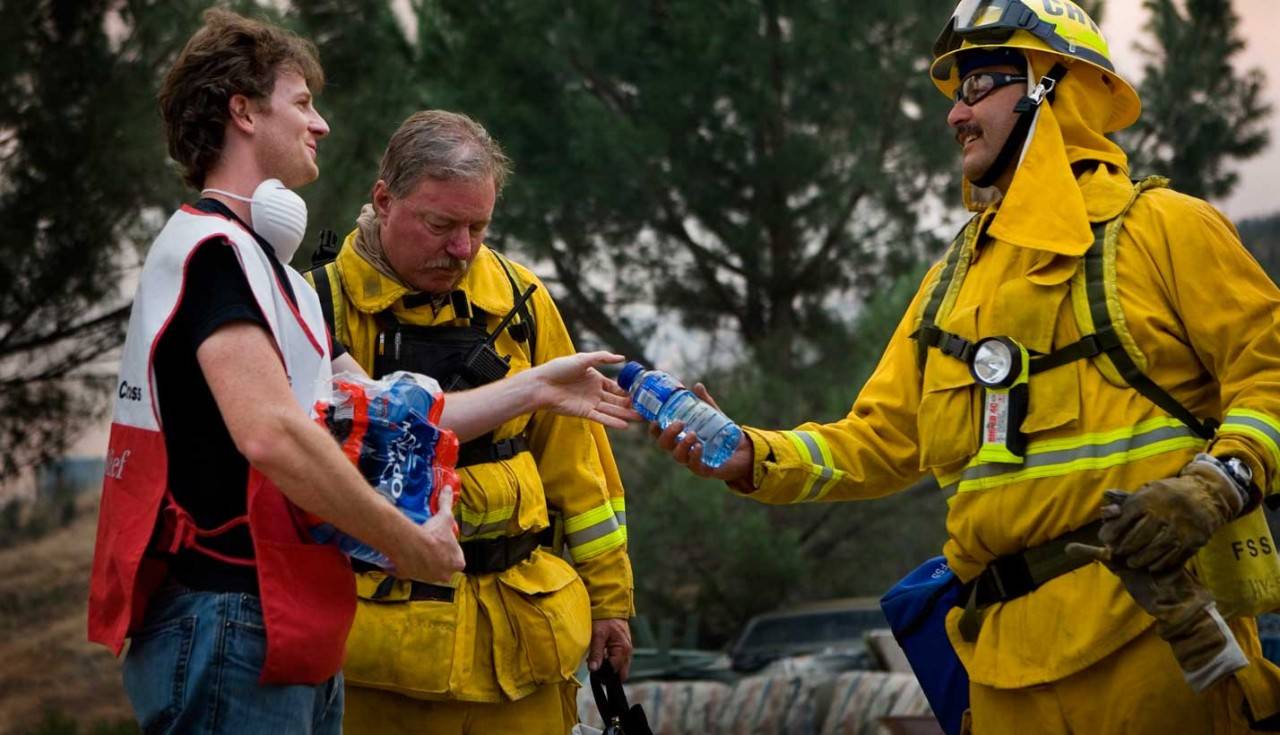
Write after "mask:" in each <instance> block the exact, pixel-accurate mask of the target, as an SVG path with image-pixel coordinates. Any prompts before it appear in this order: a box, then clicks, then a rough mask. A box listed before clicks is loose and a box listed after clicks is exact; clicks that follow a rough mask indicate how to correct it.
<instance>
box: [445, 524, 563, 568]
mask: <svg viewBox="0 0 1280 735" xmlns="http://www.w3.org/2000/svg"><path fill="white" fill-rule="evenodd" d="M547 535H548V534H547V532H546V531H540V532H538V533H533V532H529V533H522V534H520V535H519V536H502V537H500V538H494V539H485V540H483V541H464V542H463V543H462V556H463V558H464V559H466V560H467V565H466V567H465V568H463V570H462V571H463V572H464V573H465V574H492V573H494V572H502V571H506V570H507V569H510V568H511V567H514V566H515V565H517V564H519V563H520V562H522V561H524V560H525V559H528V558H529V557H531V556H533V550H534V549H536V548H538V547H539V546H543V545H547V544H549V541H548V539H547V538H546V537H547Z"/></svg>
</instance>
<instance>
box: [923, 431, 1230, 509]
mask: <svg viewBox="0 0 1280 735" xmlns="http://www.w3.org/2000/svg"><path fill="white" fill-rule="evenodd" d="M1204 445H1205V441H1204V439H1202V438H1200V437H1198V436H1196V435H1195V433H1194V432H1192V431H1191V429H1189V428H1187V427H1186V426H1185V425H1184V424H1183V423H1182V422H1180V421H1178V420H1177V419H1171V418H1158V419H1151V420H1149V421H1144V422H1142V423H1140V424H1138V425H1137V426H1134V427H1133V428H1130V429H1118V430H1115V431H1108V432H1102V433H1096V434H1084V435H1081V436H1074V437H1068V438H1065V439H1050V440H1045V441H1039V442H1032V443H1031V444H1030V445H1029V446H1028V447H1027V455H1026V461H1025V463H1024V464H1002V463H996V462H977V461H974V462H970V463H969V466H968V467H966V468H965V469H964V471H963V472H959V473H955V474H951V475H945V476H940V477H939V478H938V484H939V485H941V486H942V488H943V491H944V492H946V493H947V494H948V495H954V494H956V493H965V492H974V491H979V490H990V489H991V488H995V487H1001V486H1003V485H1009V484H1012V483H1015V482H1022V481H1024V480H1035V479H1044V478H1048V477H1061V476H1063V475H1069V474H1072V473H1075V472H1083V471H1087V470H1099V469H1105V468H1107V467H1116V466H1119V465H1124V464H1129V463H1131V462H1137V461H1139V460H1142V459H1146V458H1148V457H1154V456H1156V455H1158V454H1164V453H1166V452H1173V451H1177V450H1180V449H1202V448H1203V447H1204Z"/></svg>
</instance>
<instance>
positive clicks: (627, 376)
mask: <svg viewBox="0 0 1280 735" xmlns="http://www.w3.org/2000/svg"><path fill="white" fill-rule="evenodd" d="M618 385H620V386H622V389H623V390H625V391H627V392H628V393H630V394H631V403H632V405H634V406H635V408H636V411H637V412H639V413H640V415H641V416H644V417H645V418H646V419H648V420H649V421H656V422H657V423H658V426H660V427H662V428H664V429H665V428H667V427H668V426H670V425H671V424H672V423H673V422H675V421H681V422H684V432H689V431H692V432H693V433H694V434H695V435H696V436H697V437H698V440H699V441H701V442H702V463H703V464H705V465H706V466H708V467H713V468H714V467H719V466H720V465H722V464H724V463H725V461H726V460H728V459H729V457H730V456H731V455H732V454H733V450H735V449H737V448H738V442H740V441H741V440H742V429H740V428H738V425H737V424H735V423H734V422H733V420H732V419H730V418H729V417H728V416H725V415H724V414H723V413H721V412H720V411H717V410H716V409H715V408H712V407H711V406H710V405H709V404H707V403H706V402H704V401H702V400H700V399H699V398H698V397H697V396H695V395H694V394H693V392H692V391H690V390H688V389H686V388H685V387H684V386H683V385H681V384H680V381H678V380H676V379H675V378H673V377H672V376H671V375H670V374H669V373H665V372H663V371H661V370H645V369H644V366H643V365H641V364H640V363H638V362H628V363H627V364H626V365H624V366H623V368H622V372H621V373H620V374H619V375H618ZM684 432H681V434H680V436H681V438H683V437H684Z"/></svg>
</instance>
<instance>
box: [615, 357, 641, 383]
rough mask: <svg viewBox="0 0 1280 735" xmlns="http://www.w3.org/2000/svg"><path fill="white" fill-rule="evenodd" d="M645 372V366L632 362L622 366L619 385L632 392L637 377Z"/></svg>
mask: <svg viewBox="0 0 1280 735" xmlns="http://www.w3.org/2000/svg"><path fill="white" fill-rule="evenodd" d="M643 372H644V365H641V364H640V363H638V362H636V361H635V360H632V361H630V362H628V363H627V364H626V365H623V366H622V372H620V373H618V385H620V386H622V389H623V390H631V384H632V383H634V382H635V380H636V376H638V375H640V373H643Z"/></svg>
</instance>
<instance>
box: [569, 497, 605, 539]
mask: <svg viewBox="0 0 1280 735" xmlns="http://www.w3.org/2000/svg"><path fill="white" fill-rule="evenodd" d="M606 518H610V519H611V518H613V505H612V504H611V503H605V504H604V505H598V506H596V507H594V508H592V509H591V510H589V511H587V512H586V513H579V514H578V515H576V516H569V517H568V518H565V519H564V532H565V533H576V532H578V531H581V530H582V529H584V528H588V527H590V526H594V525H596V524H597V523H599V522H600V521H602V520H604V519H606Z"/></svg>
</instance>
